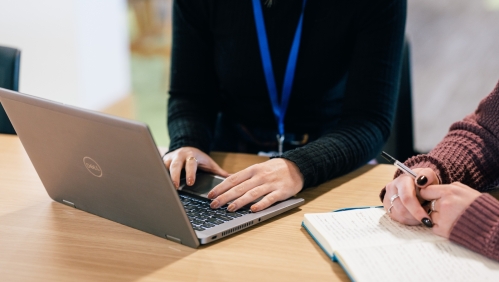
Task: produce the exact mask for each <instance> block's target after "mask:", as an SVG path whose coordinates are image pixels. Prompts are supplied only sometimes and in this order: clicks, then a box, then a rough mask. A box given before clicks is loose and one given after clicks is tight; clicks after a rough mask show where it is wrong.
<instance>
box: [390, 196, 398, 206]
mask: <svg viewBox="0 0 499 282" xmlns="http://www.w3.org/2000/svg"><path fill="white" fill-rule="evenodd" d="M398 197H399V194H393V195H392V196H391V197H390V205H392V206H393V201H395V199H397V198H398Z"/></svg>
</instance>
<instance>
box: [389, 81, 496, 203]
mask: <svg viewBox="0 0 499 282" xmlns="http://www.w3.org/2000/svg"><path fill="white" fill-rule="evenodd" d="M449 110H452V109H449ZM405 165H407V166H408V167H411V168H421V167H429V168H431V169H433V170H434V171H435V173H436V174H437V176H438V178H439V180H440V183H442V184H449V183H452V182H456V181H458V182H461V183H463V184H466V185H468V186H470V187H473V188H475V189H477V190H478V191H481V192H484V191H487V190H489V189H490V188H492V187H494V186H495V185H497V184H499V181H498V180H499V83H498V84H497V85H496V87H495V88H494V90H492V92H491V93H490V94H489V95H488V96H487V97H485V98H484V99H483V100H482V101H481V102H480V104H479V105H478V108H477V109H476V111H475V112H474V113H472V114H470V115H468V116H467V117H465V118H464V119H463V120H462V121H458V122H456V123H454V124H452V125H451V127H450V130H449V132H448V133H447V135H446V136H445V137H444V139H443V140H442V141H441V142H440V143H439V144H438V145H437V146H436V147H435V148H434V149H433V150H432V151H431V152H430V153H428V154H427V155H418V156H415V157H412V158H410V159H408V160H407V161H405ZM401 173H402V172H400V171H397V172H396V173H395V176H394V177H395V178H396V177H398V176H399V175H400V174H401ZM384 192H385V189H383V190H382V191H381V194H380V198H381V201H383V197H384Z"/></svg>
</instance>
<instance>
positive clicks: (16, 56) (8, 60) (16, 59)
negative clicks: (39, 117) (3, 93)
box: [0, 46, 21, 134]
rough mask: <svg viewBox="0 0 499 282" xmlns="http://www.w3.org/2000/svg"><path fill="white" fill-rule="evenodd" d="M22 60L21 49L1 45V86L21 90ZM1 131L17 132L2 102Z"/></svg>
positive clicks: (0, 112) (0, 106) (0, 109)
mask: <svg viewBox="0 0 499 282" xmlns="http://www.w3.org/2000/svg"><path fill="white" fill-rule="evenodd" d="M20 62H21V51H19V50H18V49H14V48H9V47H2V46H0V87H2V88H6V89H10V90H14V91H18V90H19V66H20ZM0 133H9V134H16V131H15V130H14V128H13V127H12V124H11V123H10V120H9V118H8V117H7V114H6V113H5V110H4V109H3V107H2V104H0Z"/></svg>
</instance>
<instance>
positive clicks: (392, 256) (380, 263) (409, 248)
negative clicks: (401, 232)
mask: <svg viewBox="0 0 499 282" xmlns="http://www.w3.org/2000/svg"><path fill="white" fill-rule="evenodd" d="M336 255H337V257H338V258H339V259H340V260H342V261H343V263H345V264H346V268H347V269H348V272H349V273H350V274H351V275H353V277H354V279H355V280H356V281H385V282H386V281H425V282H429V281H499V263H497V262H495V261H493V260H490V259H488V258H486V257H484V256H482V255H480V254H477V253H475V252H472V251H470V250H468V249H465V248H464V247H461V246H459V245H456V244H454V243H452V242H450V241H439V242H433V243H430V242H421V243H415V244H410V245H392V246H374V247H371V248H369V247H364V248H358V249H349V250H340V251H338V252H337V254H336Z"/></svg>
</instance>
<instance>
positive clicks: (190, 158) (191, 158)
mask: <svg viewBox="0 0 499 282" xmlns="http://www.w3.org/2000/svg"><path fill="white" fill-rule="evenodd" d="M192 160H195V161H196V163H198V159H196V158H195V157H188V158H187V159H186V160H185V162H188V161H192Z"/></svg>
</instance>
